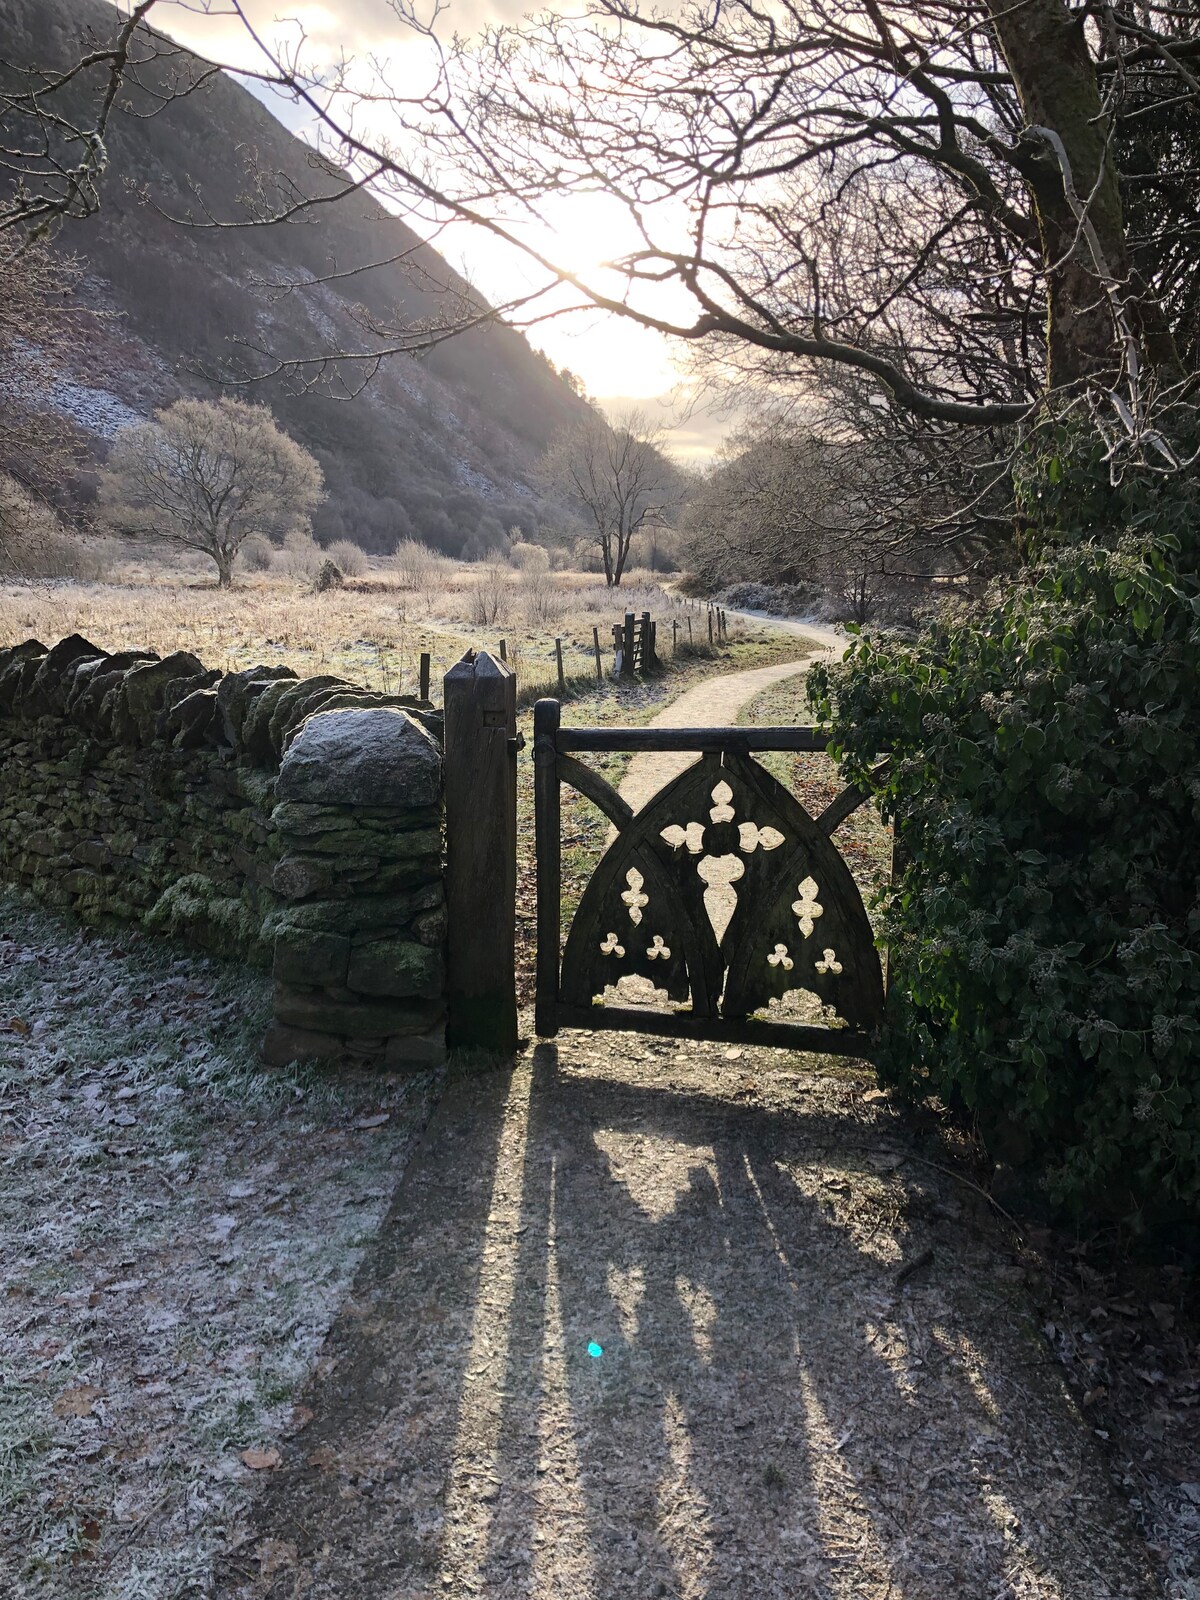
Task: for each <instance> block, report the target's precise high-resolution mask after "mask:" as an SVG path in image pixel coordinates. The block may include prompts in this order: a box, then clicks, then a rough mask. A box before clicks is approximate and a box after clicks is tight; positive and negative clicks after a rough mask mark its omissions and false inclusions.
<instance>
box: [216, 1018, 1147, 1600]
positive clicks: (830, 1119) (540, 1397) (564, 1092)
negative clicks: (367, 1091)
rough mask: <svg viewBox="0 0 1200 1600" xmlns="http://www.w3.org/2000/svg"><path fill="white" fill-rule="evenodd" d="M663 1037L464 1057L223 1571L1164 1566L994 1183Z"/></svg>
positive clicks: (664, 1587) (982, 1590)
mask: <svg viewBox="0 0 1200 1600" xmlns="http://www.w3.org/2000/svg"><path fill="white" fill-rule="evenodd" d="M669 1048H670V1047H663V1048H660V1049H658V1050H657V1051H654V1050H647V1051H645V1052H641V1051H639V1050H636V1049H633V1048H626V1047H624V1046H623V1045H621V1044H617V1043H615V1042H614V1041H613V1040H612V1039H611V1038H609V1039H607V1040H602V1041H600V1042H599V1043H598V1042H597V1041H596V1040H593V1039H590V1038H588V1036H583V1035H567V1036H565V1037H564V1041H563V1043H562V1045H561V1047H560V1048H559V1049H555V1048H553V1047H549V1046H540V1047H538V1048H537V1049H536V1050H535V1051H534V1052H533V1053H532V1057H531V1059H530V1060H528V1061H526V1062H524V1063H522V1064H521V1065H519V1066H518V1067H517V1068H516V1070H515V1071H514V1072H512V1073H503V1074H496V1075H493V1076H490V1077H485V1078H474V1079H462V1080H459V1081H458V1082H456V1083H455V1084H454V1085H453V1086H452V1088H451V1090H450V1092H449V1093H448V1095H447V1097H446V1099H445V1100H444V1102H443V1104H442V1106H441V1107H440V1109H439V1112H438V1115H437V1117H436V1118H435V1122H434V1125H433V1128H432V1129H431V1133H430V1137H429V1139H428V1141H427V1144H426V1147H425V1149H424V1151H423V1153H422V1155H421V1156H420V1157H419V1159H417V1160H416V1161H415V1162H414V1164H413V1166H412V1167H411V1169H410V1172H409V1174H408V1176H407V1177H406V1179H405V1182H404V1184H403V1186H402V1189H401V1192H400V1194H399V1196H398V1199H397V1203H396V1206H395V1208H394V1210H393V1213H392V1216H391V1219H390V1221H389V1225H388V1229H387V1232H386V1236H385V1238H384V1240H383V1241H382V1243H381V1245H380V1246H379V1247H378V1250H377V1252H376V1254H375V1256H374V1258H373V1259H372V1260H371V1261H370V1262H369V1263H368V1264H367V1266H366V1267H365V1268H364V1271H363V1273H362V1274H361V1275H360V1279H359V1283H358V1285H357V1288H356V1291H355V1295H354V1297H353V1299H352V1301H351V1303H350V1305H349V1306H348V1308H347V1310H346V1312H345V1313H344V1314H343V1316H342V1318H341V1319H340V1321H339V1323H338V1325H337V1327H336V1328H335V1330H334V1332H333V1334H332V1335H331V1337H330V1341H329V1344H328V1346H327V1360H326V1375H325V1376H323V1377H321V1378H318V1379H317V1380H315V1382H314V1384H313V1386H312V1393H311V1395H310V1396H309V1397H308V1402H309V1404H310V1405H311V1406H312V1407H313V1409H314V1410H315V1411H316V1413H317V1417H316V1420H315V1421H314V1423H313V1424H312V1425H311V1426H310V1427H309V1428H307V1429H306V1430H305V1431H304V1433H303V1434H302V1435H300V1436H299V1437H298V1438H297V1440H296V1441H295V1444H294V1449H293V1452H292V1455H291V1458H290V1459H289V1460H288V1461H287V1462H286V1463H285V1466H284V1468H283V1469H282V1470H281V1471H280V1472H278V1473H276V1474H274V1475H273V1481H272V1482H271V1483H270V1485H269V1486H268V1488H267V1490H266V1492H265V1495H264V1498H263V1500H262V1502H261V1504H260V1506H259V1508H258V1515H257V1533H258V1539H257V1542H256V1543H255V1544H254V1545H252V1546H248V1547H247V1550H249V1551H250V1552H251V1555H250V1556H249V1557H248V1559H247V1560H246V1562H245V1563H244V1564H243V1565H242V1566H241V1567H238V1566H236V1565H235V1564H234V1562H236V1560H237V1559H238V1558H236V1557H235V1558H234V1562H231V1563H230V1565H229V1566H228V1567H227V1569H226V1572H225V1574H224V1577H223V1579H222V1584H221V1587H220V1591H219V1592H220V1593H222V1594H228V1595H233V1594H239V1593H240V1594H245V1595H267V1596H271V1597H272V1600H275V1597H283V1596H285V1595H286V1596H293V1595H301V1594H303V1595H306V1596H313V1597H316V1596H330V1597H332V1596H338V1597H339V1600H351V1597H353V1600H375V1597H380V1600H382V1597H385V1596H386V1597H387V1600H418V1597H422V1600H424V1597H427V1596H434V1595H444V1596H450V1597H455V1600H457V1597H462V1596H475V1595H479V1596H495V1597H506V1596H519V1595H536V1596H539V1597H541V1596H547V1597H551V1596H552V1597H555V1600H558V1597H562V1600H568V1597H569V1600H635V1597H636V1600H649V1597H654V1596H660V1595H661V1596H680V1597H683V1596H686V1597H689V1600H774V1597H779V1600H784V1597H787V1600H791V1597H795V1596H808V1595H812V1596H819V1597H830V1600H835V1597H841V1596H870V1597H879V1600H884V1597H891V1600H902V1597H903V1600H934V1597H937V1600H946V1597H948V1596H956V1597H957V1596H960V1595H961V1596H970V1597H974V1596H979V1597H981V1600H983V1597H986V1600H993V1597H995V1600H1000V1597H1010V1596H1011V1597H1022V1600H1024V1597H1038V1600H1041V1597H1043V1596H1044V1597H1046V1600H1050V1597H1054V1600H1105V1597H1112V1600H1118V1597H1119V1600H1138V1597H1141V1596H1147V1597H1148V1596H1150V1595H1152V1594H1154V1593H1155V1592H1156V1590H1155V1586H1154V1584H1153V1582H1152V1579H1151V1577H1150V1574H1149V1571H1148V1567H1147V1565H1146V1562H1145V1558H1144V1555H1143V1554H1142V1552H1141V1550H1140V1546H1139V1543H1138V1540H1137V1538H1136V1535H1135V1533H1134V1532H1133V1530H1132V1527H1131V1525H1130V1521H1129V1518H1128V1515H1127V1513H1126V1512H1125V1510H1124V1508H1123V1506H1121V1505H1120V1503H1119V1502H1118V1501H1117V1499H1116V1497H1115V1495H1114V1494H1113V1493H1112V1491H1111V1490H1110V1489H1109V1487H1108V1483H1107V1477H1106V1473H1105V1469H1104V1467H1103V1464H1102V1462H1101V1461H1100V1460H1099V1458H1098V1457H1097V1455H1096V1454H1095V1452H1094V1450H1093V1448H1092V1440H1091V1437H1090V1435H1089V1433H1088V1431H1087V1429H1086V1427H1085V1426H1084V1425H1083V1424H1082V1422H1081V1421H1080V1419H1079V1418H1078V1417H1077V1415H1076V1414H1075V1413H1074V1412H1073V1410H1072V1408H1071V1405H1070V1402H1069V1400H1068V1399H1067V1397H1066V1396H1065V1394H1064V1393H1063V1392H1062V1389H1061V1386H1060V1385H1059V1383H1058V1381H1057V1378H1056V1375H1055V1373H1054V1371H1053V1368H1052V1366H1051V1364H1050V1361H1049V1358H1048V1356H1046V1355H1045V1354H1044V1351H1043V1349H1042V1347H1041V1346H1040V1345H1039V1343H1038V1341H1037V1339H1036V1336H1035V1335H1034V1334H1033V1332H1032V1330H1031V1329H1030V1327H1029V1326H1028V1319H1027V1316H1026V1310H1025V1307H1024V1305H1023V1303H1022V1301H1021V1298H1020V1292H1019V1290H1017V1289H1015V1288H1014V1286H1013V1284H1012V1283H1011V1281H1009V1278H1008V1277H1006V1276H1005V1272H1004V1267H1005V1256H1004V1252H1003V1250H1002V1249H1000V1248H999V1245H998V1240H997V1236H996V1234H995V1232H994V1229H993V1227H992V1224H991V1221H990V1219H989V1218H988V1217H987V1216H986V1213H984V1214H983V1215H979V1216H977V1215H974V1214H972V1213H971V1212H970V1210H969V1209H967V1210H964V1208H963V1207H962V1205H961V1204H960V1202H959V1200H958V1198H957V1197H956V1196H955V1195H953V1194H952V1193H949V1192H943V1189H941V1188H939V1187H938V1186H937V1185H939V1184H941V1183H942V1180H941V1179H940V1178H939V1179H938V1180H937V1181H936V1183H935V1184H931V1183H930V1182H929V1180H928V1175H927V1173H925V1172H920V1171H919V1169H918V1168H916V1167H915V1166H910V1165H906V1161H905V1156H906V1147H905V1144H904V1137H905V1136H904V1134H903V1131H902V1129H900V1128H899V1126H898V1124H897V1123H895V1122H894V1121H884V1120H883V1119H882V1114H880V1117H878V1118H876V1117H875V1113H874V1112H864V1111H863V1109H862V1103H861V1089H855V1088H853V1087H850V1088H849V1089H848V1088H847V1085H846V1080H845V1079H844V1078H831V1079H823V1078H820V1077H817V1076H816V1075H812V1074H803V1073H801V1074H792V1075H791V1076H790V1077H777V1078H773V1079H768V1078H757V1077H748V1076H747V1074H746V1071H745V1067H744V1066H741V1067H738V1068H733V1067H730V1066H729V1065H728V1064H726V1063H724V1062H723V1061H722V1060H721V1059H720V1058H719V1057H718V1058H717V1059H715V1060H709V1059H708V1058H707V1057H706V1056H705V1055H704V1053H703V1052H701V1053H694V1054H693V1055H692V1056H690V1057H686V1058H685V1057H684V1056H683V1055H682V1054H679V1055H677V1056H675V1057H674V1058H671V1057H669V1056H668V1054H667V1053H666V1052H667V1049H669ZM638 1055H641V1057H642V1059H641V1060H638V1059H636V1057H637V1056H638ZM873 1119H874V1120H873ZM910 1174H911V1175H910ZM950 1187H951V1186H950V1185H949V1184H946V1185H945V1190H946V1191H948V1190H949V1189H950ZM927 1249H932V1251H933V1260H932V1264H931V1265H930V1266H929V1267H927V1268H926V1269H925V1270H924V1271H923V1272H922V1273H920V1274H918V1275H914V1276H913V1277H912V1278H911V1279H909V1280H908V1281H907V1282H905V1283H904V1284H903V1285H902V1286H901V1287H897V1282H896V1272H897V1267H898V1265H899V1264H900V1263H901V1261H902V1260H912V1259H914V1258H916V1257H917V1256H918V1255H920V1254H921V1253H923V1252H924V1251H925V1250H927Z"/></svg>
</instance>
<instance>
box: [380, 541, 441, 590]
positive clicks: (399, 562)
mask: <svg viewBox="0 0 1200 1600" xmlns="http://www.w3.org/2000/svg"><path fill="white" fill-rule="evenodd" d="M442 566H443V562H442V560H441V558H440V557H439V556H438V554H437V552H436V551H434V550H431V549H430V548H429V546H428V545H427V544H422V543H421V541H420V540H419V539H401V541H400V543H399V544H398V545H397V546H396V549H395V551H394V552H393V555H392V567H393V569H394V570H395V573H396V576H397V577H398V578H399V579H400V582H401V584H402V585H403V587H404V588H406V589H415V590H416V591H417V592H418V593H419V594H425V593H428V591H429V590H430V588H431V587H432V586H433V583H434V581H435V579H436V578H437V576H438V573H439V571H440V570H441V567H442Z"/></svg>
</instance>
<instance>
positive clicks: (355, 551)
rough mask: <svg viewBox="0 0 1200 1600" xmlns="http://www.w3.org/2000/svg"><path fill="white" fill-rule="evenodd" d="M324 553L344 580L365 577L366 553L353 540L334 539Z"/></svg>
mask: <svg viewBox="0 0 1200 1600" xmlns="http://www.w3.org/2000/svg"><path fill="white" fill-rule="evenodd" d="M326 553H327V554H328V556H329V559H330V560H331V561H333V562H335V563H336V565H337V567H338V569H339V571H340V572H341V574H342V576H343V577H344V578H361V577H364V576H365V575H366V572H367V570H368V562H367V555H366V551H365V550H364V549H363V548H362V546H361V545H357V544H355V543H354V541H353V539H335V540H334V542H333V543H332V544H331V545H330V546H329V549H328V551H327V552H326Z"/></svg>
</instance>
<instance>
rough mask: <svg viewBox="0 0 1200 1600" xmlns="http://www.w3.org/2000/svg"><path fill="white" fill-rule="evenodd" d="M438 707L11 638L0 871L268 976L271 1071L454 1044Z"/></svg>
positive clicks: (0, 734) (0, 688)
mask: <svg viewBox="0 0 1200 1600" xmlns="http://www.w3.org/2000/svg"><path fill="white" fill-rule="evenodd" d="M442 866H443V807H442V753H441V745H440V715H439V714H438V713H437V712H434V711H433V709H432V708H431V707H430V706H429V705H428V703H427V702H423V701H417V700H414V699H412V698H411V697H406V696H400V695H384V694H377V693H374V692H371V691H368V690H365V689H362V688H359V687H356V686H355V685H353V684H350V683H347V682H345V681H344V680H342V679H339V678H334V677H317V678H307V679H298V678H297V677H296V675H295V674H294V673H293V672H292V671H290V669H288V668H286V667H271V666H261V667H251V668H249V669H247V670H246V671H243V672H233V673H220V672H216V671H212V670H210V669H207V668H206V667H205V666H204V664H203V663H202V662H201V661H199V660H198V659H197V658H196V657H195V656H194V655H191V654H190V653H188V652H187V651H178V652H176V653H175V654H173V655H169V656H166V657H163V658H159V657H158V656H157V655H155V654H154V653H153V652H151V651H121V652H118V653H116V654H110V653H109V652H107V651H104V650H101V649H99V648H98V647H97V646H95V645H93V644H90V643H89V642H88V641H87V640H86V639H83V638H81V637H80V636H79V635H78V634H73V635H71V637H70V638H67V639H63V640H61V641H60V642H59V643H58V644H56V645H54V646H53V648H50V649H48V648H47V647H46V646H45V645H43V644H41V643H40V642H39V641H37V640H32V639H31V640H27V641H26V642H25V643H24V644H19V645H16V646H15V647H13V648H11V649H8V650H0V881H3V882H7V883H10V884H13V885H17V886H20V887H22V888H25V889H27V890H29V891H31V892H32V893H33V894H34V895H35V896H36V897H37V899H39V900H40V901H41V902H42V903H44V904H46V905H48V906H52V907H56V908H60V909H63V910H67V911H71V912H73V913H74V914H75V915H77V916H79V917H80V918H82V919H83V920H84V921H86V922H89V923H92V924H97V925H99V924H105V923H110V922H111V923H126V924H128V923H135V924H138V925H140V926H141V927H144V928H146V929H149V930H151V931H156V932H159V933H162V934H166V935H170V936H172V937H174V938H177V939H179V940H181V941H183V942H184V943H187V944H190V945H193V946H197V947H199V948H201V949H205V950H208V951H211V952H213V953H215V954H218V955H221V956H224V957H228V958H233V959H238V960H242V961H245V962H247V963H249V964H252V965H254V966H258V967H262V968H265V969H267V970H269V971H271V972H272V974H273V976H274V979H275V986H274V1021H273V1022H272V1024H271V1027H270V1029H269V1030H268V1034H267V1037H266V1039H265V1041H264V1045H263V1054H264V1059H265V1060H266V1061H267V1062H268V1063H270V1064H275V1065H280V1064H283V1063H285V1062H289V1061H292V1060H298V1059H316V1060H325V1061H337V1060H352V1061H360V1062H378V1063H381V1064H384V1065H387V1066H389V1067H405V1066H413V1067H416V1066H424V1065H428V1064H432V1063H435V1062H437V1061H438V1060H440V1059H441V1057H442V1055H443V1052H444V1037H445V998H444V995H445V958H444V945H445V937H446V913H445V901H444V895H443V888H442Z"/></svg>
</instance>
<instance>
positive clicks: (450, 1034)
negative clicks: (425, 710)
mask: <svg viewBox="0 0 1200 1600" xmlns="http://www.w3.org/2000/svg"><path fill="white" fill-rule="evenodd" d="M442 688H443V695H444V701H443V703H444V705H445V710H446V913H447V917H448V920H449V927H448V931H447V937H446V965H447V973H446V980H447V981H446V1007H447V1021H446V1043H447V1044H448V1045H450V1046H451V1047H452V1048H459V1049H477V1050H496V1051H500V1052H502V1053H505V1054H507V1053H509V1052H511V1051H513V1050H515V1049H516V1046H517V987H516V938H517V679H516V674H515V673H514V672H513V671H512V669H511V668H510V667H506V666H505V665H504V664H503V663H502V662H500V661H496V660H495V659H494V658H493V657H492V656H490V655H489V654H488V653H487V651H486V650H480V651H478V652H476V651H474V650H468V651H467V653H466V655H465V656H464V657H463V658H462V660H461V661H460V662H459V663H458V664H457V666H453V667H451V668H450V671H449V672H448V673H447V674H446V676H445V678H444V679H443V680H442Z"/></svg>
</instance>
